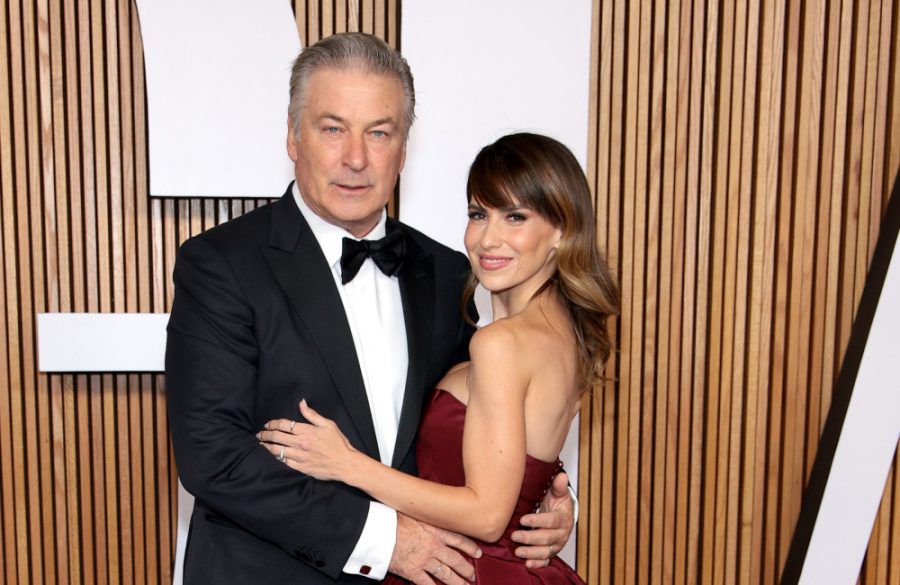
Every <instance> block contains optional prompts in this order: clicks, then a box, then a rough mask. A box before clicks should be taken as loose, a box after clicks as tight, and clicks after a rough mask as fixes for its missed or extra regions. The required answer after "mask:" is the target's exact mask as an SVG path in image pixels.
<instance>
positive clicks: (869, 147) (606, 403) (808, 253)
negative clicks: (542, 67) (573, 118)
mask: <svg viewBox="0 0 900 585" xmlns="http://www.w3.org/2000/svg"><path fill="white" fill-rule="evenodd" d="M898 41H900V3H898V1H897V0H862V1H852V0H836V1H831V2H812V1H806V2H800V1H788V2H761V1H759V0H749V1H739V2H705V1H700V0H674V1H668V2H667V1H664V0H640V1H638V0H635V1H633V2H616V1H613V0H594V7H593V41H592V51H593V53H592V62H591V63H592V71H591V74H592V76H593V77H592V79H593V81H592V84H591V87H592V93H591V115H590V136H591V139H590V143H589V144H590V151H589V180H590V181H591V183H592V185H593V186H594V191H595V194H596V204H597V217H598V220H597V221H598V226H599V228H600V233H601V240H602V244H603V246H604V247H605V250H606V254H607V257H608V258H609V261H610V264H611V265H612V266H613V267H614V269H615V272H616V273H617V274H618V275H619V278H620V279H621V287H622V296H623V305H622V315H621V317H620V318H619V319H618V320H617V321H616V322H615V332H616V335H617V339H618V348H619V351H618V353H617V354H616V355H615V359H614V360H613V361H611V363H610V365H609V366H608V375H609V376H610V377H611V378H612V379H613V381H610V382H609V383H607V384H606V386H605V387H604V388H598V389H596V390H595V392H594V393H593V395H592V396H590V397H588V398H586V400H585V405H584V409H583V411H582V412H583V417H582V436H581V449H582V451H581V452H582V466H581V474H580V478H581V479H580V486H579V487H580V493H581V504H582V506H581V511H582V518H581V522H580V524H579V526H578V536H579V542H578V570H579V572H580V573H581V574H582V575H583V576H584V577H585V578H586V579H587V580H588V581H589V582H590V583H604V584H605V583H616V584H626V583H629V584H630V583H703V584H717V585H718V584H722V583H742V584H756V583H766V584H768V583H777V582H778V579H779V576H780V573H781V570H782V568H783V566H784V562H785V557H786V554H787V551H788V547H789V545H790V539H791V536H792V534H793V531H794V526H795V523H796V519H797V515H798V512H799V509H800V504H801V498H802V495H803V489H804V486H805V484H806V481H807V480H808V477H809V472H810V469H811V466H812V463H813V460H814V457H815V454H816V448H817V445H818V439H819V434H820V432H821V429H822V425H823V424H824V421H825V417H826V415H827V413H828V409H829V405H830V401H831V393H832V390H833V386H834V382H835V378H836V375H837V372H838V369H839V367H840V364H841V359H842V356H843V353H844V351H845V349H846V345H847V341H848V337H849V333H850V327H851V324H852V320H853V317H854V314H855V310H856V306H857V303H858V302H859V298H860V296H861V293H862V288H863V284H864V281H865V276H866V273H867V269H868V264H869V261H870V257H871V254H872V251H873V248H874V244H875V241H876V239H877V236H878V230H879V226H880V221H881V217H882V214H883V211H884V209H885V206H886V204H887V197H888V196H889V194H890V190H891V187H892V185H893V181H894V178H895V177H896V176H897V173H898V169H900V55H898V51H900V46H898V44H900V43H898ZM898 464H900V455H898V459H895V463H894V470H893V471H892V473H891V476H890V477H889V479H888V482H887V485H886V488H885V495H884V499H883V502H882V505H881V510H880V514H879V517H878V520H877V522H876V525H875V529H874V531H873V534H872V538H871V541H870V545H869V549H868V555H867V557H866V561H865V564H864V566H863V570H862V573H861V576H860V582H861V583H864V584H866V585H871V584H876V583H877V584H886V583H897V582H900V479H898V473H897V469H898Z"/></svg>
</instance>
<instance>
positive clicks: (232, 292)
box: [166, 236, 369, 578]
mask: <svg viewBox="0 0 900 585" xmlns="http://www.w3.org/2000/svg"><path fill="white" fill-rule="evenodd" d="M174 281H175V299H174V304H173V307H172V313H171V317H170V319H169V325H168V337H167V343H166V397H167V403H168V414H169V425H170V429H171V433H172V443H173V446H174V451H175V461H176V464H177V467H178V474H179V477H180V478H181V480H182V483H183V484H184V486H185V488H186V489H187V490H188V491H189V492H191V493H192V494H194V496H195V497H196V498H197V499H198V500H200V501H202V502H203V503H204V505H206V506H208V507H209V508H212V509H213V510H215V511H216V512H218V513H220V514H221V515H222V516H224V517H225V518H226V519H227V520H229V521H231V522H233V523H235V524H236V525H238V526H240V527H241V528H243V529H245V530H247V531H249V532H251V533H253V534H255V535H256V536H257V537H259V538H261V539H263V540H266V541H268V542H271V543H273V544H275V545H276V546H278V547H280V548H282V549H284V550H285V551H287V552H288V553H289V554H291V555H293V556H295V557H297V558H299V559H301V560H303V561H305V562H307V563H309V564H310V565H312V566H313V567H315V568H317V569H318V570H320V571H322V572H323V573H325V574H327V575H329V576H330V577H332V578H337V577H338V576H339V575H340V573H341V571H342V569H343V567H344V564H345V562H346V560H347V558H348V557H349V556H350V553H351V551H352V550H353V547H354V546H355V544H356V541H357V539H358V538H359V535H360V533H361V532H362V528H363V524H364V523H365V520H366V515H367V513H368V509H369V502H368V500H367V499H366V498H365V497H364V496H362V494H360V493H359V492H356V491H355V490H353V489H352V488H349V487H348V486H345V485H343V484H339V483H336V482H322V481H318V480H316V479H313V478H311V477H307V476H305V475H303V474H301V473H298V472H296V471H294V470H292V469H290V468H288V467H287V466H285V465H283V464H281V463H279V462H278V461H277V460H276V459H275V458H274V457H272V455H271V454H270V453H269V452H268V451H266V450H265V449H264V448H263V447H262V446H260V445H259V443H258V441H257V439H256V435H255V434H256V432H258V431H259V430H260V429H259V428H254V422H253V410H254V405H255V404H256V401H257V398H258V388H257V366H258V355H259V347H258V344H257V341H256V332H255V330H254V315H253V311H252V307H251V305H250V304H249V303H248V302H247V300H246V298H245V296H244V294H243V291H242V290H241V287H240V283H239V281H238V279H237V278H236V276H235V273H234V271H233V269H232V267H231V266H230V264H229V263H228V262H227V260H226V259H225V257H224V256H223V255H222V254H221V252H220V251H219V250H217V249H216V248H215V247H214V246H213V245H212V244H211V243H209V242H208V241H206V240H205V239H204V238H203V237H202V236H201V237H197V238H193V239H191V240H189V241H187V242H186V243H185V244H184V245H183V246H182V247H181V249H180V250H179V252H178V257H177V260H176V264H175V270H174Z"/></svg>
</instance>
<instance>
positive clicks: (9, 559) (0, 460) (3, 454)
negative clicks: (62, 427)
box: [0, 11, 24, 585]
mask: <svg viewBox="0 0 900 585" xmlns="http://www.w3.org/2000/svg"><path fill="white" fill-rule="evenodd" d="M0 37H2V38H4V39H7V38H9V27H8V23H7V11H3V12H0ZM10 105H11V87H10V63H9V55H8V53H7V50H6V47H4V48H3V50H0V245H2V249H3V254H2V257H0V315H2V316H3V331H2V332H0V359H2V360H3V361H4V363H5V364H6V367H3V368H0V388H8V389H9V391H8V392H7V393H4V394H3V395H2V396H0V482H2V486H3V489H2V496H0V514H2V524H0V529H2V530H3V538H2V543H3V555H2V558H3V567H4V568H3V580H4V582H5V583H9V584H10V585H12V584H13V583H17V582H18V581H19V579H18V574H19V572H20V571H22V570H24V568H22V569H20V568H19V567H18V561H19V547H20V546H21V545H22V539H21V538H19V537H20V534H21V530H20V529H19V527H18V525H20V524H21V519H20V518H21V516H22V514H21V506H20V502H21V501H22V500H21V496H20V494H19V492H18V490H19V489H20V487H19V485H18V484H19V483H20V482H21V480H18V481H17V478H16V473H17V472H19V471H20V469H19V468H18V466H17V465H16V463H15V461H14V459H13V457H14V455H13V452H14V448H13V437H14V436H16V435H15V434H14V432H13V431H14V429H13V417H14V416H15V407H16V402H17V401H16V399H15V396H16V395H17V394H18V393H19V392H20V390H19V389H18V388H16V387H14V386H13V382H14V378H15V375H14V373H13V370H14V364H13V357H14V353H13V345H14V344H13V343H12V342H11V340H9V336H10V334H11V333H12V330H11V327H10V318H11V316H12V315H11V313H10V312H9V311H10V310H11V307H9V302H10V301H12V302H15V301H16V294H15V292H14V288H13V287H14V285H15V279H14V278H13V280H12V282H10V278H9V276H10V275H11V251H12V249H13V246H12V242H13V234H14V231H15V225H16V222H15V217H14V216H13V213H12V209H13V205H12V202H13V192H14V181H13V153H12V144H13V135H12V123H11V118H12V116H11V110H10Z"/></svg>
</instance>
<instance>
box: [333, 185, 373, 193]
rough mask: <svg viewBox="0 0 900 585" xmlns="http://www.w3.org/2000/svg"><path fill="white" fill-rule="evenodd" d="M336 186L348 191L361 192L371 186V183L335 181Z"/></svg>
mask: <svg viewBox="0 0 900 585" xmlns="http://www.w3.org/2000/svg"><path fill="white" fill-rule="evenodd" d="M334 186H335V187H337V188H338V189H340V190H341V191H347V192H349V193H359V192H360V191H364V190H365V189H368V188H369V185H354V184H348V183H335V184H334Z"/></svg>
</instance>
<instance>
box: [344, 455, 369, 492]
mask: <svg viewBox="0 0 900 585" xmlns="http://www.w3.org/2000/svg"><path fill="white" fill-rule="evenodd" d="M370 461H372V459H371V458H369V457H366V456H365V455H363V454H362V453H360V452H359V451H357V450H356V449H354V450H353V451H351V452H350V455H349V456H348V457H347V465H346V467H345V471H344V473H343V474H342V475H344V477H343V478H341V481H342V482H343V483H345V484H347V485H349V486H353V487H355V488H358V489H363V485H362V484H363V480H364V478H365V477H366V467H367V464H368V463H369V462H370Z"/></svg>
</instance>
